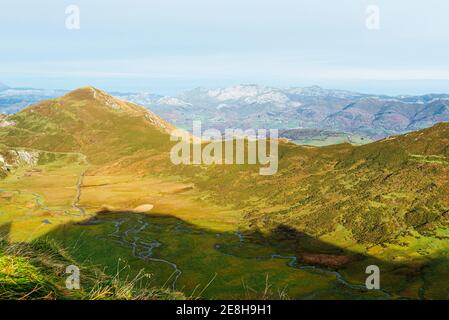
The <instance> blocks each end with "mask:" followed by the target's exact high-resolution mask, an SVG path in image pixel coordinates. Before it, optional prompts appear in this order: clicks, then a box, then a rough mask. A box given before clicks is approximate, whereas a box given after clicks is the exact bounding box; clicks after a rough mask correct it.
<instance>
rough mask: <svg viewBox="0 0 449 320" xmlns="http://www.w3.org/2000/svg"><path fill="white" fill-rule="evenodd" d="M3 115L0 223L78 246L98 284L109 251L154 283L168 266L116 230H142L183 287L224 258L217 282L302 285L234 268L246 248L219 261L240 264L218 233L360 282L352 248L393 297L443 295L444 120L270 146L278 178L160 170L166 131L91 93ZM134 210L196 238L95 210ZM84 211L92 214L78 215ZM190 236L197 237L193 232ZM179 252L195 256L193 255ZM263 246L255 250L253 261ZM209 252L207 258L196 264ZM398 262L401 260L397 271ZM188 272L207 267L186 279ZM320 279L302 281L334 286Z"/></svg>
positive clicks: (235, 171) (272, 265) (212, 169)
mask: <svg viewBox="0 0 449 320" xmlns="http://www.w3.org/2000/svg"><path fill="white" fill-rule="evenodd" d="M7 121H8V123H9V124H8V125H7V126H4V127H2V128H0V154H1V155H2V156H3V158H4V159H5V160H6V161H7V162H8V163H9V164H10V167H9V171H8V170H3V171H2V172H0V174H1V175H3V179H1V180H0V222H1V223H11V229H10V237H11V240H12V241H13V242H14V241H15V242H29V241H30V240H32V239H37V238H42V237H45V236H46V235H51V236H52V237H53V238H54V239H57V240H58V241H61V242H66V243H64V245H66V246H67V247H69V248H71V247H72V246H75V247H76V244H78V242H79V241H78V239H80V238H81V239H85V240H86V242H85V244H84V250H85V251H88V252H87V253H86V252H84V253H83V252H81V253H80V252H77V253H76V254H75V255H77V258H85V256H84V255H85V254H88V255H89V257H90V258H91V259H92V262H93V263H98V264H100V265H102V266H107V267H108V270H107V272H106V273H107V274H108V275H109V276H111V274H112V271H111V268H112V267H113V266H114V264H115V263H116V261H117V257H119V256H123V255H124V256H126V257H127V258H129V259H131V260H132V265H133V268H134V269H135V270H140V269H141V268H147V267H148V268H149V269H150V270H151V271H153V270H155V271H158V272H160V273H159V274H160V276H161V279H162V283H163V282H165V280H166V279H167V278H168V277H169V276H170V273H171V272H173V270H172V269H171V267H170V264H168V267H167V268H161V267H160V266H156V267H154V265H152V264H151V263H149V262H148V260H145V259H146V258H148V257H147V256H144V257H142V256H139V254H138V253H137V254H136V252H135V249H133V248H134V246H133V245H132V238H128V236H127V235H128V234H129V233H130V232H131V233H137V234H141V235H139V237H140V236H141V237H142V238H139V239H142V244H141V246H142V248H141V249H142V250H143V251H145V250H150V252H151V253H153V251H152V250H153V249H151V248H150V249H149V248H148V247H147V246H148V243H153V242H152V241H154V239H155V237H159V239H164V240H163V242H162V245H161V247H157V249H155V250H154V251H155V254H158V255H160V256H161V257H164V260H167V261H170V262H173V261H175V262H177V263H179V266H180V267H181V268H182V270H183V271H184V273H183V275H182V276H181V277H180V280H179V281H180V283H181V284H182V285H184V286H185V287H186V288H187V289H189V290H191V291H193V290H194V289H195V287H196V286H197V285H199V284H201V285H202V286H204V285H206V284H207V283H208V281H209V280H210V278H211V277H213V274H214V270H215V269H214V268H215V267H217V268H218V266H222V265H223V263H228V262H229V261H228V260H232V262H231V263H230V264H229V270H228V269H226V275H223V277H232V275H235V274H239V275H240V274H241V273H242V271H241V270H239V269H241V268H238V267H235V266H239V265H240V266H242V265H244V266H245V267H246V268H248V270H252V271H250V272H248V273H247V274H249V276H251V275H255V274H259V275H261V274H263V273H264V272H265V271H267V270H269V271H270V272H273V270H279V274H278V275H277V277H278V278H277V279H278V281H279V283H284V282H283V281H285V283H288V282H291V281H293V280H295V281H296V280H298V282H295V283H296V284H297V285H298V288H300V287H301V285H304V282H302V281H306V280H305V279H311V278H310V277H311V275H304V278H302V276H299V275H298V274H297V273H294V272H293V273H292V272H291V270H290V269H291V268H290V269H288V270H285V269H283V267H282V265H284V267H285V263H282V262H279V261H272V262H269V263H268V264H269V266H267V265H264V266H260V263H259V262H257V263H253V262H252V261H251V260H243V261H245V262H242V260H241V259H240V258H241V257H242V256H243V259H247V258H244V257H245V256H246V254H245V253H243V254H242V251H245V250H246V249H245V248H247V247H246V246H247V245H249V244H247V243H243V244H241V243H240V242H239V244H238V245H235V244H233V249H232V250H233V251H232V253H233V254H235V256H238V257H240V258H239V259H231V258H229V257H230V256H227V255H222V254H221V253H217V251H220V252H221V251H223V250H222V248H223V247H220V248H219V249H217V248H216V247H214V243H215V241H217V239H218V238H217V237H218V236H217V234H219V235H220V234H223V233H226V234H227V235H228V234H231V235H232V234H234V233H235V232H236V231H237V230H239V231H240V233H242V234H245V235H247V236H248V237H247V239H252V240H254V241H255V242H256V243H258V245H260V243H269V244H270V245H272V244H276V245H279V244H282V245H283V246H284V245H286V246H287V247H285V248H284V247H283V248H282V252H283V253H285V254H286V255H287V254H288V255H295V257H296V258H297V259H298V261H300V262H302V263H306V264H307V263H312V264H318V265H323V264H324V265H325V266H327V267H330V268H341V269H342V272H345V276H346V277H347V278H353V280H354V279H355V280H357V281H363V276H364V269H363V263H365V262H366V261H367V260H363V259H362V260H361V261H364V262H363V263H362V262H359V261H360V260H359V258H360V257H359V256H358V255H359V254H360V255H362V256H364V257H366V259H368V261H371V260H369V259H372V260H373V261H375V262H376V263H384V264H385V268H386V269H387V270H390V271H391V272H392V273H393V274H395V276H396V277H397V278H395V279H396V280H394V281H393V280H392V281H393V282H392V284H391V288H395V287H396V288H399V289H397V290H399V291H401V294H404V295H405V296H410V297H416V295H417V292H418V291H419V290H418V289H419V287H420V286H421V288H424V287H425V289H426V290H424V292H426V293H425V294H428V295H429V297H441V296H444V294H445V292H446V291H447V288H446V287H444V288H442V287H440V286H438V285H437V286H436V287H435V285H433V284H430V283H429V281H430V280H429V279H434V278H435V277H436V278H438V275H437V273H438V272H440V271H438V270H444V268H445V266H447V264H448V259H449V257H447V239H448V238H449V236H448V232H447V230H448V229H449V196H448V195H449V179H448V177H449V159H448V157H449V154H448V146H449V141H448V138H449V134H448V132H449V124H447V123H441V124H438V125H436V126H434V127H432V128H429V129H425V130H421V131H417V132H413V133H409V134H406V135H403V136H395V137H391V138H388V139H385V140H382V141H378V142H374V143H369V144H366V145H363V146H353V145H350V144H340V145H333V146H327V147H321V148H318V147H307V146H298V145H294V144H291V143H285V142H280V144H279V170H278V173H277V174H275V175H273V176H261V175H259V166H254V165H212V166H207V165H196V166H189V165H180V166H175V165H173V164H172V163H171V162H170V158H169V151H170V148H171V146H172V145H173V144H174V142H171V141H170V135H169V133H170V131H171V129H173V127H172V126H171V125H170V124H168V123H167V122H165V121H164V120H162V119H160V118H158V117H157V116H155V115H154V114H152V113H150V112H148V111H146V110H145V109H143V108H141V107H138V106H136V105H134V104H131V103H127V102H124V101H121V100H118V99H115V98H112V97H110V96H108V95H107V94H106V93H104V92H102V91H100V90H98V89H94V88H91V87H87V88H83V89H79V90H76V91H74V92H72V93H69V94H67V95H65V96H63V97H61V98H58V99H54V100H50V101H45V102H42V103H39V104H37V105H35V106H32V107H29V108H28V109H26V110H24V111H22V112H20V113H18V114H15V115H12V116H9V117H8V118H7ZM0 165H1V164H0ZM142 205H144V206H148V205H151V207H153V210H152V212H154V213H155V214H161V215H169V216H170V217H173V218H177V219H181V220H182V221H185V222H186V223H189V224H191V225H192V229H195V228H200V231H197V230H196V229H195V231H191V230H188V231H185V230H184V229H182V228H181V229H179V228H178V223H180V222H179V221H172V222H171V223H170V224H169V225H165V224H164V223H161V226H160V228H161V229H160V230H159V229H157V230H147V229H145V228H150V227H148V225H151V223H148V224H146V223H145V222H142V221H141V220H140V219H137V220H136V221H134V220H135V219H134V218H132V219H131V220H130V221H131V222H132V223H131V222H130V225H129V226H128V225H127V223H124V222H121V221H122V220H123V219H125V218H123V217H121V216H120V218H117V219H116V218H114V219H112V218H106V217H104V216H103V218H102V214H105V213H111V214H115V213H120V214H121V215H125V216H126V215H127V214H130V213H133V214H136V213H141V211H140V210H138V208H141V207H142ZM93 217H97V219H98V220H95V219H94V220H89V219H90V218H93ZM86 219H87V220H88V221H89V223H87V224H86V223H84V222H83V221H85V220H86ZM149 219H150V218H149ZM109 220H110V221H109ZM48 221H49V222H50V223H48ZM170 221H171V220H170ZM120 223H124V224H123V226H124V227H125V226H126V227H127V228H129V229H127V230H119V231H120V234H122V233H123V237H122V238H121V240H120V239H119V240H120V241H118V242H110V241H109V242H108V241H106V242H101V241H99V239H104V238H105V237H104V236H105V234H108V235H110V234H111V233H113V232H114V229H113V227H114V226H116V227H117V224H119V226H120ZM143 226H145V228H144V229H141V227H143ZM111 228H112V229H111ZM119 229H120V228H119ZM161 230H164V232H165V231H166V232H167V233H164V232H162V231H161ZM184 231H185V233H184ZM192 232H195V233H194V234H196V232H200V233H201V234H202V235H203V236H201V237H193V236H192ZM240 233H239V234H240ZM205 235H207V236H205ZM177 237H180V239H178V238H177ZM147 238H148V239H147ZM231 238H232V236H231ZM304 239H307V240H304ZM187 240H188V241H187ZM189 241H190V242H189ZM185 244H192V247H193V248H196V247H199V248H202V250H199V251H198V250H194V252H193V253H192V252H190V251H189V246H187V245H185ZM324 244H332V248H333V249H332V250H330V251H329V250H328V248H327V246H326V245H324ZM203 246H204V247H203ZM264 246H265V244H264ZM236 248H237V249H236ZM340 249H342V251H340ZM343 249H344V250H343ZM248 250H251V249H248ZM258 250H259V249H258ZM266 250H267V248H266V247H263V249H260V251H261V252H262V253H263V254H265V255H266V254H267V252H266ZM270 250H271V249H270ZM234 251H238V253H235V252H234ZM145 252H146V251H145ZM206 252H207V253H209V254H210V256H207V257H206V256H205V255H204V254H203V253H206ZM269 252H270V254H271V255H273V254H275V253H276V251H269ZM109 253H110V254H109ZM226 254H228V252H226ZM136 255H137V256H136ZM192 255H195V257H197V259H195V261H194V262H193V263H192V262H191V261H190V260H189V259H187V260H185V259H184V258H183V257H184V256H192ZM211 256H212V257H214V259H216V260H214V263H212V264H208V263H207V261H209V260H210V259H211V258H210V257H211ZM258 258H260V257H258ZM201 259H204V260H201ZM208 259H209V260H208ZM227 259H228V260H227ZM259 260H260V259H259ZM259 260H257V261H259ZM249 261H251V262H249ZM398 263H399V264H400V263H405V264H406V267H405V269H401V268H402V267H400V266H399V265H398ZM195 268H196V269H195ZM197 269H201V270H207V271H208V272H204V273H202V274H199V272H198V270H197ZM397 270H400V271H397ZM404 270H405V271H404ZM360 272H361V273H360ZM395 272H396V273H395ZM398 272H399V275H398V274H397V273H398ZM440 274H442V276H441V277H445V273H444V272H440ZM300 279H302V280H301V281H299V280H300ZM392 279H393V278H392ZM397 279H399V280H397ZM401 279H406V280H401ZM216 281H218V283H220V281H224V280H223V279H219V280H216ZM257 281H261V280H260V279H258V280H257ZM329 281H330V280H329V279H327V280H326V284H323V283H321V282H320V281H318V280H316V281H315V283H321V284H322V285H323V287H329V286H333V285H334V284H333V283H332V282H329ZM423 283H424V284H423ZM223 286H226V281H224V282H223ZM239 286H241V283H240V282H239V283H232V289H229V290H230V291H232V292H233V293H232V294H236V295H237V293H236V292H237V291H238V290H237V287H239ZM417 288H418V289H417ZM304 290H305V289H298V290H293V291H294V292H295V295H294V297H295V296H297V297H303V296H307V292H305V291H304ZM392 290H396V289H392ZM445 290H446V291H445ZM211 291H212V292H214V295H212V297H214V296H217V295H218V296H220V291H217V290H216V291H213V290H212V289H211ZM420 292H423V291H420ZM333 294H334V293H332V295H330V296H332V297H335V295H333ZM421 294H422V295H423V296H425V294H424V293H421ZM221 296H223V297H229V295H226V294H225V293H223V295H221ZM324 296H328V292H327V291H326V293H325V294H324ZM337 297H339V296H338V295H337Z"/></svg>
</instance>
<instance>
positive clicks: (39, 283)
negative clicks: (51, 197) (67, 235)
mask: <svg viewBox="0 0 449 320" xmlns="http://www.w3.org/2000/svg"><path fill="white" fill-rule="evenodd" d="M72 264H74V265H78V266H80V264H79V263H78V262H76V261H74V260H73V259H72V258H71V257H70V256H69V255H68V253H67V252H66V251H65V250H64V249H62V248H61V247H60V246H59V245H58V244H57V243H56V242H54V241H51V240H38V241H34V242H32V243H14V244H11V243H8V242H7V241H5V240H1V241H0V299H3V300H16V299H20V300H23V299H47V300H53V299H87V300H107V299H120V300H129V299H133V300H136V299H137V300H160V299H163V300H172V299H183V298H185V297H184V295H183V294H182V293H179V292H173V291H171V290H169V289H166V288H154V287H146V286H144V285H143V284H144V283H145V281H144V280H145V279H147V278H150V277H151V275H149V274H145V273H142V272H141V273H139V274H138V275H137V276H136V277H134V278H132V279H130V278H127V277H125V278H124V279H122V278H121V273H122V271H123V270H124V269H125V267H121V268H120V267H118V270H117V273H116V274H115V275H114V276H110V275H106V274H104V273H103V272H101V270H99V269H97V268H95V267H91V266H80V269H81V274H82V280H81V281H82V288H81V289H80V290H68V289H67V288H66V287H65V280H66V277H67V276H68V274H65V270H66V267H67V266H69V265H72Z"/></svg>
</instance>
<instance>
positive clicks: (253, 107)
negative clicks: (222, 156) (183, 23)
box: [0, 85, 449, 139]
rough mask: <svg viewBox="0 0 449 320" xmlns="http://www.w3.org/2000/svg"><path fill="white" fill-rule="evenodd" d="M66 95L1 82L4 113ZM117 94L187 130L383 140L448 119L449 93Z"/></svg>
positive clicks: (241, 90) (264, 90) (252, 90)
mask: <svg viewBox="0 0 449 320" xmlns="http://www.w3.org/2000/svg"><path fill="white" fill-rule="evenodd" d="M64 93H66V92H65V91H63V90H40V89H12V88H8V87H7V86H5V85H0V113H4V114H11V113H15V112H18V111H20V110H21V109H23V108H24V107H26V106H28V105H30V104H33V103H36V102H38V101H41V100H46V99H49V98H53V97H56V96H60V95H62V94H64ZM113 95H115V96H117V97H120V98H123V99H126V100H129V101H132V102H134V103H137V104H140V105H143V106H145V107H147V108H149V109H150V110H152V111H154V112H155V113H156V114H158V115H159V116H161V117H162V118H164V119H167V120H169V121H171V122H172V123H173V124H175V125H177V126H178V127H182V128H185V129H187V130H190V129H191V126H192V120H195V119H200V120H202V122H203V128H205V129H206V128H217V129H220V130H223V129H225V128H242V129H248V128H278V129H296V128H301V129H320V130H330V131H334V132H344V133H350V134H357V135H360V136H364V137H368V138H371V139H381V138H384V137H387V136H390V135H396V134H401V133H406V132H409V131H413V130H418V129H422V128H426V127H430V126H432V125H433V124H435V123H438V122H444V121H449V94H426V95H421V96H397V97H391V96H386V95H372V94H362V93H356V92H350V91H344V90H328V89H323V88H320V87H318V86H312V87H305V88H289V89H278V88H272V87H263V86H258V85H238V86H233V87H227V88H219V89H203V88H197V89H194V90H190V91H187V92H183V93H181V94H179V95H177V96H173V97H168V96H160V95H157V94H152V93H146V92H143V93H120V92H115V93H113Z"/></svg>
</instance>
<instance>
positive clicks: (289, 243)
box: [45, 211, 447, 298]
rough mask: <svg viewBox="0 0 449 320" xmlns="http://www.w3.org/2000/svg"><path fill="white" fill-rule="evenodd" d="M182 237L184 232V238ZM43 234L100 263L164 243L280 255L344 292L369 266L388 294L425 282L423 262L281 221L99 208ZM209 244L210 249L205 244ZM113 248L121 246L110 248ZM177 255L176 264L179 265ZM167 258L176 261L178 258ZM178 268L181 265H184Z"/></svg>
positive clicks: (186, 249)
mask: <svg viewBox="0 0 449 320" xmlns="http://www.w3.org/2000/svg"><path fill="white" fill-rule="evenodd" d="M146 232H148V233H146ZM183 235H188V238H187V237H183ZM45 237H49V238H55V239H56V240H58V241H59V242H61V244H62V245H63V246H64V247H66V248H68V249H69V251H71V249H70V248H76V250H74V253H75V258H77V259H78V260H83V261H84V260H85V259H86V257H89V259H90V262H91V263H93V264H97V265H101V261H102V260H101V259H100V260H98V259H96V257H100V256H101V257H105V256H107V259H108V261H109V260H114V259H115V261H117V260H119V259H124V258H125V257H123V256H121V253H120V252H122V253H123V252H124V251H123V250H128V251H129V252H133V254H134V256H135V257H136V258H138V259H140V260H142V261H143V263H151V261H150V260H151V259H148V258H149V257H151V258H156V259H164V258H166V257H164V256H163V255H164V251H161V250H163V249H164V248H167V243H170V248H169V250H170V251H175V252H177V250H178V249H179V250H181V253H180V255H181V256H182V257H181V258H182V259H185V257H191V258H192V259H195V257H197V256H198V254H199V253H203V254H206V253H207V252H208V251H207V250H215V251H214V252H220V253H222V254H223V255H226V256H233V257H236V258H239V259H242V260H241V261H242V263H244V261H245V260H246V259H251V260H258V261H260V263H264V261H267V260H274V259H284V260H285V264H286V265H288V266H289V267H291V268H299V269H308V270H309V269H312V270H314V271H316V272H318V273H324V274H326V275H328V276H329V274H330V275H333V276H335V287H336V288H341V289H343V290H345V289H348V288H347V287H350V288H349V289H351V290H356V291H358V292H360V293H361V294H363V292H365V291H366V290H365V288H364V284H365V281H366V278H367V277H368V276H369V274H366V272H365V271H366V268H367V266H370V265H376V266H378V267H379V268H380V274H381V275H380V276H381V289H382V292H384V293H388V297H390V298H400V297H406V298H418V297H419V296H424V294H423V292H424V291H423V290H424V289H422V287H425V286H427V287H428V286H429V284H428V283H424V282H425V281H424V280H423V279H424V277H423V276H424V274H423V272H424V268H427V267H428V265H426V266H423V265H419V264H415V263H409V264H407V263H395V262H389V261H382V260H379V259H376V258H373V257H370V256H365V255H363V254H359V253H355V252H352V251H350V250H346V249H343V248H339V247H337V246H334V245H332V244H329V243H324V242H322V241H320V240H318V239H316V238H314V237H311V236H309V235H307V234H304V233H302V232H299V231H297V230H295V229H293V228H290V227H288V226H285V225H280V226H278V227H277V228H276V229H275V230H273V231H272V232H271V233H270V234H264V233H262V232H260V231H258V230H256V231H253V232H250V233H248V232H247V233H243V234H242V233H238V232H235V233H232V232H229V233H217V231H213V230H208V229H205V228H199V227H197V226H195V225H193V224H191V223H189V222H186V221H183V220H181V219H179V218H177V217H174V216H171V215H163V214H153V213H152V214H137V213H129V212H121V211H116V212H110V211H102V212H98V213H97V214H96V215H95V216H91V217H89V218H86V220H84V221H81V222H76V223H75V222H74V223H68V224H64V225H60V226H58V227H57V228H56V229H54V230H52V231H51V232H50V233H48V234H46V235H45ZM145 237H148V239H146V238H145ZM192 239H193V240H192ZM187 241H191V243H192V245H191V246H188V245H186V243H187ZM211 242H212V243H213V244H214V247H213V248H210V243H211ZM117 246H118V247H120V248H121V249H120V250H115V249H116V248H117ZM181 248H182V249H181ZM121 250H122V251H121ZM75 251H76V252H75ZM86 251H88V252H86ZM161 252H162V253H161ZM148 253H150V254H148ZM160 255H162V256H160ZM180 255H178V256H180ZM203 258H204V257H203ZM104 259H105V258H104ZM104 259H103V261H104ZM166 259H168V258H166ZM171 259H174V258H171ZM175 259H176V258H175ZM182 259H180V260H181V262H179V263H180V264H181V263H183V262H182ZM205 259H206V260H207V258H205ZM124 260H126V259H124ZM176 260H178V259H176ZM171 262H173V263H176V264H178V261H171ZM446 265H447V261H446ZM179 267H180V268H181V269H182V268H183V267H184V266H183V265H180V266H179ZM189 267H191V266H189ZM210 268H211V270H212V271H214V272H218V271H220V270H222V269H223V268H225V269H226V268H228V266H226V265H223V264H221V265H217V266H216V270H213V268H214V267H213V266H210ZM195 271H196V272H202V271H203V270H195ZM231 271H232V272H235V273H236V274H235V278H236V279H239V278H240V275H239V274H238V269H237V270H231ZM442 280H445V279H442ZM348 284H350V285H348ZM352 285H354V286H353V287H351V286H352ZM345 287H346V288H345ZM411 288H412V289H411ZM420 288H421V289H420ZM418 289H419V290H420V293H418V292H417V291H418ZM337 290H338V289H337ZM446 297H447V294H446V296H445V297H444V298H446Z"/></svg>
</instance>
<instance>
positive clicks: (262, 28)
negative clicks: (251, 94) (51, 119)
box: [0, 0, 449, 94]
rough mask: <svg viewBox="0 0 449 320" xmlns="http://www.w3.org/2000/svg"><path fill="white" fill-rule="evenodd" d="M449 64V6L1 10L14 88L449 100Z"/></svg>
mask: <svg viewBox="0 0 449 320" xmlns="http://www.w3.org/2000/svg"><path fill="white" fill-rule="evenodd" d="M71 5H75V6H76V8H78V9H79V29H77V28H75V29H73V28H70V26H73V21H74V20H73V19H72V18H73V17H74V15H73V11H69V12H68V13H66V9H67V7H68V6H71ZM373 10H374V11H373ZM377 13H378V14H377ZM67 21H69V22H70V23H71V24H70V23H69V28H67ZM448 57H449V1H447V0H426V1H421V0H394V1H392V0H338V1H336V0H244V1H242V0H141V1H139V0H126V1H125V0H121V1H118V0H95V1H92V0H90V1H89V0H71V1H65V0H40V1H34V0H27V1H25V0H14V1H11V0H2V1H1V2H0V82H3V83H5V84H7V85H9V86H12V87H37V88H48V89H68V90H70V89H74V88H77V87H81V86H85V85H93V86H96V87H99V88H101V89H104V90H109V91H128V92H135V91H148V92H153V93H159V94H176V93H178V92H180V91H184V90H188V89H192V88H195V87H199V86H201V87H210V88H213V87H221V86H230V85H237V84H260V85H267V86H275V87H292V86H309V85H320V86H323V87H326V88H336V89H347V90H356V91H360V92H367V93H384V94H421V93H428V92H433V93H438V92H446V93H449V59H448Z"/></svg>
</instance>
